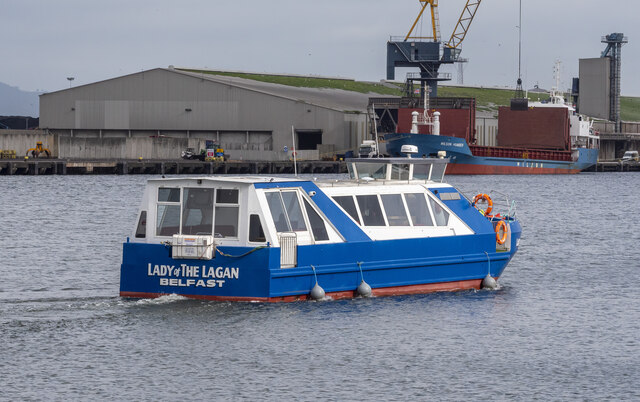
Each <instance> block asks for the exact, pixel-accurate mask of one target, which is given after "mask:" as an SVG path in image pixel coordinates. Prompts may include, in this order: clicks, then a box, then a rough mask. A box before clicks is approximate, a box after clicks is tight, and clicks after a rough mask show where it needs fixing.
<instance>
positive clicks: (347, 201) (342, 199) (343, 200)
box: [333, 195, 360, 225]
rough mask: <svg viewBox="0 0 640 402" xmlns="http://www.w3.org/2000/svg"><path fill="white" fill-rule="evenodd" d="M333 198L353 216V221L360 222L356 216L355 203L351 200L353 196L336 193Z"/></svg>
mask: <svg viewBox="0 0 640 402" xmlns="http://www.w3.org/2000/svg"><path fill="white" fill-rule="evenodd" d="M333 200H334V201H335V202H337V203H338V205H340V206H341V207H342V209H344V210H345V211H347V213H348V214H349V215H350V216H351V217H352V218H353V220H354V221H356V222H358V225H359V224H360V218H358V210H357V209H356V203H355V202H354V201H353V197H352V196H350V195H337V196H335V197H333Z"/></svg>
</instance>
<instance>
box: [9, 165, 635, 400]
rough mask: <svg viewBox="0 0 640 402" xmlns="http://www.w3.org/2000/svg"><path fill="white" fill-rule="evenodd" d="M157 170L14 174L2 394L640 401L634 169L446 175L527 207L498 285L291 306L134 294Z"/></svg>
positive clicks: (520, 211) (469, 191)
mask: <svg viewBox="0 0 640 402" xmlns="http://www.w3.org/2000/svg"><path fill="white" fill-rule="evenodd" d="M149 177H150V176H142V175H136V176H106V175H105V176H89V177H88V176H21V177H18V176H5V177H0V205H1V208H0V211H1V217H2V219H1V222H2V231H1V233H2V234H1V242H0V400H11V401H13V400H60V401H67V400H95V399H103V400H104V399H108V400H139V401H156V400H282V399H285V400H340V401H342V400H401V401H405V400H415V399H417V400H480V399H496V400H513V399H519V400H640V342H639V340H640V290H639V288H638V281H639V279H640V235H639V233H640V232H639V230H638V227H639V225H638V219H639V217H640V201H639V200H640V175H639V174H637V173H633V172H631V173H619V172H611V173H582V174H579V175H573V176H450V177H448V179H447V180H448V182H449V183H451V184H453V185H455V186H456V187H458V188H459V189H460V190H461V191H462V192H463V193H465V194H466V195H468V196H470V197H472V196H473V195H475V194H476V193H478V192H488V191H490V190H493V191H494V194H499V193H502V194H508V195H510V197H511V198H512V199H515V200H517V216H518V218H519V219H520V220H521V222H522V226H523V235H522V240H521V244H520V251H519V252H518V254H516V256H515V257H514V259H513V260H512V261H511V262H510V264H509V265H508V266H507V269H506V270H505V273H504V275H503V276H502V278H500V280H499V283H500V288H499V289H498V290H494V291H489V290H482V291H464V292H455V293H433V294H427V295H415V296H402V297H387V298H370V299H353V300H339V301H322V302H296V303H281V304H263V303H228V302H207V301H197V300H187V299H183V298H181V297H176V296H166V297H162V298H160V299H155V300H150V299H142V300H135V299H122V298H120V297H119V296H118V290H119V289H118V287H119V269H120V263H121V257H122V242H123V241H125V240H126V237H127V236H129V235H130V234H131V231H132V230H133V225H134V223H135V218H136V214H137V209H138V206H139V202H140V199H141V196H142V191H143V188H144V184H145V182H146V180H147V179H148V178H149ZM425 252H428V250H425Z"/></svg>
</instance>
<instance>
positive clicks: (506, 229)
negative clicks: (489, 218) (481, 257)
mask: <svg viewBox="0 0 640 402" xmlns="http://www.w3.org/2000/svg"><path fill="white" fill-rule="evenodd" d="M500 228H502V237H500ZM508 234H509V226H507V224H506V223H505V222H504V221H502V220H501V221H498V224H497V225H496V241H497V242H498V244H500V245H502V244H504V242H506V241H507V235H508Z"/></svg>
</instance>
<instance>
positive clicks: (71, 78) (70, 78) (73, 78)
mask: <svg viewBox="0 0 640 402" xmlns="http://www.w3.org/2000/svg"><path fill="white" fill-rule="evenodd" d="M67 79H68V80H69V88H71V81H73V80H75V79H76V78H75V77H67Z"/></svg>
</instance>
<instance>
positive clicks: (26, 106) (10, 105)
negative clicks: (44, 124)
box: [0, 82, 40, 117]
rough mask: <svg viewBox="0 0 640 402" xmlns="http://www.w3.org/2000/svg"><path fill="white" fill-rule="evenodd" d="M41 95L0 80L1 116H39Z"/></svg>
mask: <svg viewBox="0 0 640 402" xmlns="http://www.w3.org/2000/svg"><path fill="white" fill-rule="evenodd" d="M39 95H40V93H39V92H27V91H22V90H20V89H19V88H16V87H12V86H9V85H7V84H4V83H2V82H0V116H30V117H39V116H40V108H39V99H38V96H39Z"/></svg>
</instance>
